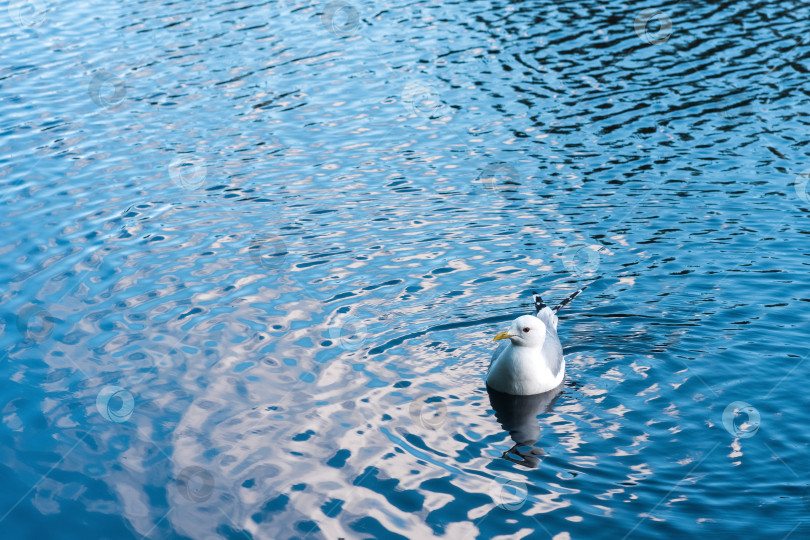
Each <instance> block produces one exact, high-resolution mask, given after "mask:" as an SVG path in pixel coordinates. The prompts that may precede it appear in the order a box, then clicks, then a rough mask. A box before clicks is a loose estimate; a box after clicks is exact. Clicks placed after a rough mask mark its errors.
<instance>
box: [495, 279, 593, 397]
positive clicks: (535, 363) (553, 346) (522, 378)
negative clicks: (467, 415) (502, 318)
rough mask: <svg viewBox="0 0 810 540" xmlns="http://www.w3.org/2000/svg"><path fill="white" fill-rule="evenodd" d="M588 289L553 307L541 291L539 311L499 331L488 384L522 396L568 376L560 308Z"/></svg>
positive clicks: (549, 387) (548, 387)
mask: <svg viewBox="0 0 810 540" xmlns="http://www.w3.org/2000/svg"><path fill="white" fill-rule="evenodd" d="M584 290H585V287H582V288H581V289H579V290H578V291H576V292H575V293H573V294H572V295H571V296H569V297H568V298H566V299H565V300H563V301H562V302H560V304H559V305H558V306H557V307H555V308H554V309H551V308H550V307H548V306H547V305H545V304H544V303H543V299H542V298H540V296H539V295H534V307H535V311H536V315H522V316H520V317H518V318H517V319H515V320H514V321H513V322H512V326H510V327H509V330H506V331H505V332H501V333H499V334H498V335H497V336H495V337H494V338H493V340H494V341H501V340H509V341H507V342H505V343H501V344H500V346H499V347H498V348H497V349H496V350H495V352H494V353H493V355H492V361H491V362H490V364H489V371H488V372H487V386H489V387H490V388H493V389H495V390H498V391H499V392H505V393H507V394H514V395H518V396H529V395H533V394H541V393H543V392H548V391H549V390H553V389H554V388H556V387H557V386H559V385H560V384H561V383H562V381H563V379H564V378H565V358H563V351H562V345H561V344H560V338H559V337H557V315H556V313H557V311H559V310H560V308H562V307H563V306H565V305H566V304H567V303H568V302H570V301H571V300H573V299H574V298H576V296H577V295H578V294H579V293H581V292H582V291H584Z"/></svg>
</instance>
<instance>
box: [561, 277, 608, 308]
mask: <svg viewBox="0 0 810 540" xmlns="http://www.w3.org/2000/svg"><path fill="white" fill-rule="evenodd" d="M600 277H601V276H600ZM597 279H599V278H597ZM589 285H590V284H589ZM587 288H588V285H585V286H584V287H581V288H579V289H577V290H576V291H574V292H573V293H571V294H570V295H568V298H566V299H565V300H563V301H562V302H560V303H559V304H557V306H556V307H555V308H554V309H553V310H552V311H554V313H557V312H558V311H560V310H561V309H562V308H564V307H565V306H567V305H568V303H569V302H571V300H573V299H574V298H576V297H577V296H579V294H580V293H581V292H582V291H584V290H585V289H587Z"/></svg>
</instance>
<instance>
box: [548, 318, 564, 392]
mask: <svg viewBox="0 0 810 540" xmlns="http://www.w3.org/2000/svg"><path fill="white" fill-rule="evenodd" d="M546 309H548V308H546ZM556 319H557V317H556V316H554V320H555V321H556ZM543 356H544V357H545V358H546V361H547V362H548V368H549V369H550V370H551V372H552V373H553V374H554V376H555V377H556V376H557V375H559V373H560V370H561V369H562V365H563V350H562V344H560V338H559V337H558V336H557V325H556V324H555V325H554V326H552V325H550V324H546V341H545V343H543Z"/></svg>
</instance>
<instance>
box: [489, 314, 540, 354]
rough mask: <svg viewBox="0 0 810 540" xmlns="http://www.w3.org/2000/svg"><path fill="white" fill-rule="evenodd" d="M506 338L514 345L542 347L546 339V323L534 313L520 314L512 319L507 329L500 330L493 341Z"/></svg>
mask: <svg viewBox="0 0 810 540" xmlns="http://www.w3.org/2000/svg"><path fill="white" fill-rule="evenodd" d="M502 339H508V340H509V341H511V342H512V345H515V346H516V347H542V346H543V342H544V341H545V340H546V325H545V324H543V321H541V320H540V319H538V318H537V317H535V316H534V315H522V316H520V317H518V318H517V319H515V320H514V321H512V326H510V327H509V330H507V331H505V332H501V333H500V334H498V335H497V336H495V337H494V338H493V341H500V340H502Z"/></svg>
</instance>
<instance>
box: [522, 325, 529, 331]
mask: <svg viewBox="0 0 810 540" xmlns="http://www.w3.org/2000/svg"><path fill="white" fill-rule="evenodd" d="M529 330H531V328H529V327H528V326H527V327H526V328H524V329H523V331H524V332H528V331H529Z"/></svg>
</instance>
